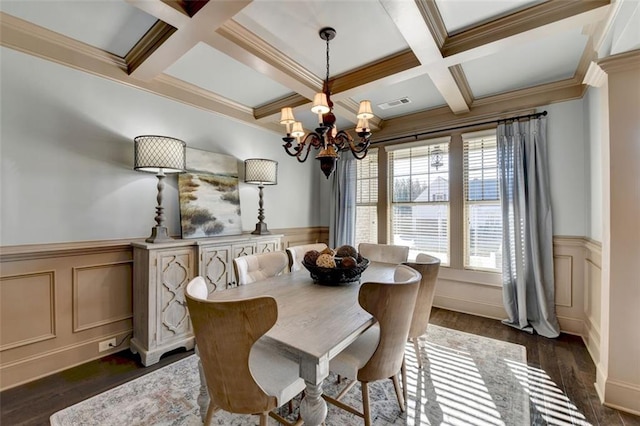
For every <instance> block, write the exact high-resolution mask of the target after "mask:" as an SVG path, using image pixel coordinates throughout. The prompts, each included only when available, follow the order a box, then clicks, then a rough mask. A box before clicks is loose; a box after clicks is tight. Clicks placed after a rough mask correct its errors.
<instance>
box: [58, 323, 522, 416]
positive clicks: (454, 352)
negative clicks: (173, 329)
mask: <svg viewBox="0 0 640 426" xmlns="http://www.w3.org/2000/svg"><path fill="white" fill-rule="evenodd" d="M421 339H422V340H421V347H422V351H421V352H422V353H421V357H422V360H423V368H422V369H419V368H418V364H417V358H416V356H415V352H414V349H413V345H410V344H409V345H407V351H406V352H407V378H408V401H407V410H406V412H404V413H402V412H401V411H400V409H399V407H398V403H397V400H396V396H395V392H394V390H393V384H392V383H391V381H390V380H384V381H380V382H374V383H371V384H370V386H369V388H370V401H371V411H372V420H373V424H374V425H376V426H378V425H379V426H390V425H393V426H396V425H508V426H510V425H528V424H529V398H528V394H527V393H526V390H525V389H524V387H523V385H522V384H521V382H519V380H518V378H517V377H516V375H515V374H514V372H513V371H514V368H513V366H514V365H515V366H518V365H522V366H523V368H525V369H526V349H525V348H524V346H520V345H515V344H512V343H507V342H502V341H499V340H493V339H488V338H485V337H480V336H476V335H473V334H468V333H463V332H460V331H456V330H451V329H447V328H443V327H438V326H435V325H429V328H428V331H427V333H426V335H425V336H423V337H422V338H421ZM199 384H200V380H199V375H198V369H197V357H196V356H195V355H192V356H190V357H187V358H184V359H182V360H180V361H177V362H175V363H173V364H171V365H168V366H166V367H163V368H161V369H159V370H156V371H154V372H151V373H149V374H147V375H144V376H142V377H139V378H137V379H135V380H132V381H130V382H127V383H125V384H123V385H121V386H118V387H116V388H113V389H111V390H109V391H107V392H104V393H102V394H100V395H96V396H94V397H92V398H90V399H87V400H85V401H82V402H80V403H78V404H75V405H72V406H70V407H68V408H65V409H63V410H61V411H58V412H57V413H54V414H53V415H52V416H51V419H50V420H51V424H52V425H54V426H71V425H73V426H75V425H100V426H110V425H118V426H119V425H200V424H202V421H201V419H200V415H199V409H198V406H197V396H198V390H199ZM344 385H345V381H344V380H343V382H342V383H341V384H339V385H338V384H337V381H336V377H335V376H333V375H332V376H329V377H328V378H327V379H326V380H325V382H324V386H323V388H324V392H325V393H326V394H328V395H334V396H335V395H337V394H338V393H339V390H340V389H341V388H342V387H343V386H344ZM343 401H344V402H346V403H348V404H350V405H353V406H355V407H362V398H361V392H360V387H359V385H356V386H355V387H354V388H353V389H352V390H351V391H350V392H349V393H348V394H347V395H346V396H345V397H344V399H343ZM298 407H299V401H295V403H294V412H293V413H288V412H286V410H285V409H284V408H283V409H281V414H283V415H285V416H287V417H288V418H290V419H295V417H296V416H297V410H298ZM283 410H284V411H283ZM269 420H270V422H271V423H270V424H274V425H275V424H276V422H275V420H273V419H269ZM257 421H258V418H257V417H255V416H243V415H233V414H229V413H225V412H218V413H216V415H215V416H214V418H213V422H212V423H213V424H216V425H230V426H236V425H237V426H245V425H255V424H257ZM362 424H363V423H362V419H360V418H358V417H356V416H354V415H352V414H350V413H347V412H345V411H343V410H340V409H337V408H336V407H334V406H332V405H329V413H328V415H327V421H326V425H327V426H349V425H362Z"/></svg>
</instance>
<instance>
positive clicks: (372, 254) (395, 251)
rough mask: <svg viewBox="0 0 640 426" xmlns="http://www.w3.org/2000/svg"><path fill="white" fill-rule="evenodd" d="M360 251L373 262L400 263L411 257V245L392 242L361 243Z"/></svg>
mask: <svg viewBox="0 0 640 426" xmlns="http://www.w3.org/2000/svg"><path fill="white" fill-rule="evenodd" d="M358 252H359V253H360V254H361V255H362V257H366V258H367V259H369V260H370V261H372V262H385V263H397V264H400V263H402V262H406V261H407V258H408V257H409V247H407V246H394V245H391V244H372V243H360V244H359V245H358Z"/></svg>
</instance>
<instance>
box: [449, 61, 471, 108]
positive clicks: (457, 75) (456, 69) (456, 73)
mask: <svg viewBox="0 0 640 426" xmlns="http://www.w3.org/2000/svg"><path fill="white" fill-rule="evenodd" d="M449 71H451V75H452V76H453V79H454V80H455V82H456V86H458V89H459V90H460V93H462V97H463V98H464V101H465V102H466V103H467V105H471V104H473V100H474V98H473V92H472V91H471V87H470V86H469V82H468V81H467V76H466V75H465V74H464V70H463V69H462V65H460V64H458V65H453V66H451V67H449Z"/></svg>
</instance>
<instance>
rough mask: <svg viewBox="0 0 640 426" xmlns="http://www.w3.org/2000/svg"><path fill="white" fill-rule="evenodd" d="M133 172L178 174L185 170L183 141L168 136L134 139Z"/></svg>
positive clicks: (149, 136) (138, 137) (147, 136)
mask: <svg viewBox="0 0 640 426" xmlns="http://www.w3.org/2000/svg"><path fill="white" fill-rule="evenodd" d="M133 141H134V143H135V154H134V166H133V168H134V169H135V170H139V171H142V172H152V173H159V172H160V170H162V171H163V172H164V173H180V172H183V171H184V170H185V168H186V155H185V153H186V146H187V144H186V143H184V142H183V141H181V140H179V139H175V138H170V137H168V136H155V135H144V136H137V137H136V138H134V140H133Z"/></svg>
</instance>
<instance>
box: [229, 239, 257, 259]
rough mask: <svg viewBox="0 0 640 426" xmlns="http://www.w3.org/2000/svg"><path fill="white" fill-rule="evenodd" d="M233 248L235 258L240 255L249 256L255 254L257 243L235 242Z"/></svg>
mask: <svg viewBox="0 0 640 426" xmlns="http://www.w3.org/2000/svg"><path fill="white" fill-rule="evenodd" d="M231 250H232V251H233V258H236V257H240V256H248V255H250V254H255V253H256V243H254V242H251V243H244V244H240V243H239V244H234V245H233V246H232V247H231Z"/></svg>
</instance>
